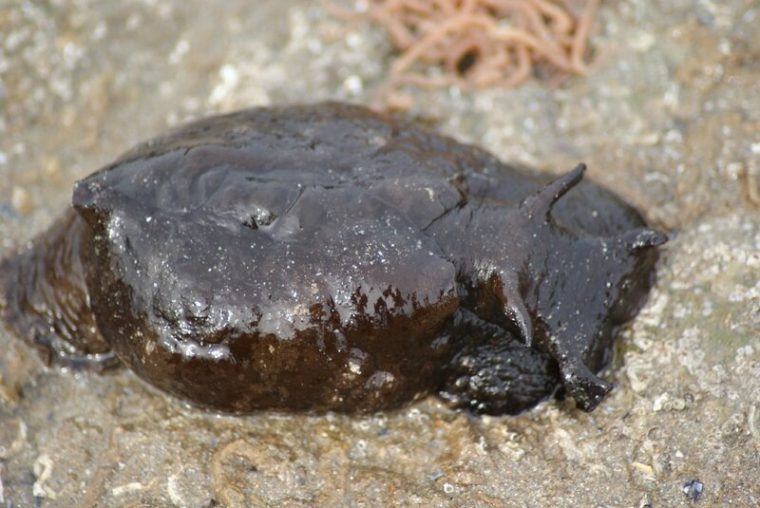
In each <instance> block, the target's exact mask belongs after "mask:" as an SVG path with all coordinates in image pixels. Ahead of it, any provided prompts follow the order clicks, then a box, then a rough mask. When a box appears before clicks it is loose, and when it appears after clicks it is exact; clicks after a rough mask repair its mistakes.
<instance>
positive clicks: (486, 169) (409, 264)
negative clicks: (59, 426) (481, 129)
mask: <svg viewBox="0 0 760 508" xmlns="http://www.w3.org/2000/svg"><path fill="white" fill-rule="evenodd" d="M583 172H584V166H583V165H579V166H578V167H577V168H575V169H574V170H573V171H571V172H569V173H567V174H565V175H564V176H561V177H559V178H557V179H556V180H554V181H552V182H550V183H546V180H545V179H544V178H543V177H541V176H538V175H533V174H530V173H528V172H524V171H522V170H518V169H516V168H513V167H511V166H507V165H504V164H503V163H501V162H499V161H498V160H496V159H495V158H494V157H493V156H491V155H489V154H488V153H487V152H485V151H483V150H481V149H479V148H476V147H473V146H468V145H463V144H460V143H457V142H456V141H453V140H452V139H449V138H446V137H443V136H440V135H438V134H435V133H433V132H431V131H429V130H426V129H424V128H421V127H418V126H415V125H413V124H410V123H405V122H403V121H399V120H394V119H391V118H389V117H386V116H382V115H378V114H375V113H372V112H370V111H369V110H367V109H364V108H361V107H357V106H349V105H343V104H335V103H327V104H317V105H312V106H291V107H278V108H261V109H251V110H246V111H240V112H237V113H232V114H227V115H222V116H214V117H210V118H206V119H203V120H200V121H197V122H194V123H191V124H189V125H186V126H184V127H181V128H179V129H177V130H175V131H172V132H170V133H169V134H167V135H165V136H161V137H159V138H157V139H154V140H152V141H149V142H147V143H144V144H142V145H140V146H138V147H136V148H135V149H133V150H132V151H130V152H128V153H127V154H125V155H124V156H123V157H121V158H120V159H119V160H118V161H116V162H115V163H113V164H110V165H109V166H107V167H105V168H103V169H101V170H99V171H97V172H95V173H93V174H92V175H90V176H88V177H87V178H85V179H83V180H82V181H80V182H78V183H77V185H76V187H75V188H74V196H73V205H74V206H73V210H70V211H67V212H66V213H65V214H64V216H63V217H62V218H61V219H59V220H58V221H57V222H56V223H55V224H54V225H53V226H52V227H51V228H50V229H49V230H48V231H47V232H46V233H44V234H43V235H41V236H40V237H38V238H37V239H36V240H35V241H34V242H33V245H32V246H31V247H30V248H28V249H27V250H25V251H22V252H20V253H18V254H16V255H14V256H12V257H9V258H7V259H6V260H5V261H3V263H2V265H1V266H0V281H1V283H2V286H3V289H2V298H3V300H4V302H3V315H4V317H5V319H6V321H7V322H8V323H9V325H10V327H11V328H12V329H13V330H14V331H15V332H16V333H17V334H18V335H20V336H22V337H24V338H25V339H27V340H28V341H29V342H31V343H32V344H34V345H36V346H37V347H38V348H39V349H40V350H41V351H43V352H44V353H45V355H46V357H47V358H48V359H50V360H52V361H58V362H63V363H75V364H78V365H85V364H93V365H103V364H108V363H110V362H112V360H114V358H115V357H118V359H120V360H121V361H122V362H123V363H125V364H127V365H128V366H129V367H130V368H131V369H132V370H133V371H134V372H135V373H137V375H138V376H140V377H141V378H143V379H144V380H146V381H147V382H149V383H151V384H152V385H154V386H157V387H159V388H161V389H163V390H165V391H167V392H169V393H171V394H173V395H176V396H178V397H181V398H183V399H186V400H188V401H191V402H193V403H195V404H198V405H201V406H205V407H209V408H214V409H218V410H223V411H229V412H236V413H243V412H248V411H254V410H258V409H280V410H293V411H322V410H335V411H345V412H352V411H361V412H367V411H376V410H382V409H389V408H395V407H398V406H400V405H402V404H404V403H407V402H409V401H412V400H414V399H417V398H419V397H421V396H424V395H425V394H428V393H431V392H438V393H439V394H440V395H441V396H443V397H444V398H445V399H446V400H448V401H449V402H450V403H451V404H452V405H453V406H455V407H466V408H469V409H471V410H473V411H476V412H485V413H514V412H518V411H520V410H523V409H526V408H528V407H531V406H533V405H534V404H535V403H537V402H538V401H540V400H541V399H543V398H545V397H547V396H548V395H551V394H553V393H555V392H556V391H557V390H558V389H562V390H564V391H565V392H566V393H567V394H569V395H570V396H572V397H573V398H574V399H575V401H576V403H577V405H579V406H580V407H581V408H583V409H585V410H591V409H593V408H594V407H595V406H596V405H597V404H598V403H599V402H600V401H601V400H602V398H603V397H604V395H605V394H606V393H607V392H608V391H609V390H610V385H609V384H608V383H607V382H605V381H603V380H602V379H600V378H599V377H597V376H596V375H595V374H594V373H595V372H598V371H599V370H600V369H601V368H603V367H604V366H605V365H606V364H607V363H608V362H609V359H610V356H611V350H612V345H613V339H614V337H615V334H616V333H617V331H618V329H619V328H620V326H621V325H622V324H624V323H625V322H626V321H628V320H630V319H631V318H632V317H633V316H634V315H635V313H636V312H637V310H638V309H639V308H640V306H641V305H642V302H643V300H644V298H645V297H646V295H647V292H648V290H649V288H650V286H651V285H652V282H653V279H654V265H655V261H656V259H657V255H658V252H657V249H656V246H658V245H660V244H662V243H663V242H664V241H665V237H664V236H663V235H662V234H660V233H658V232H655V231H653V230H651V229H648V228H646V225H645V223H644V221H643V219H642V218H641V216H640V215H639V214H638V213H637V212H636V211H635V210H634V209H633V208H632V207H630V206H629V205H627V204H625V203H624V202H623V201H621V200H620V199H619V198H617V197H616V196H615V195H613V194H612V193H611V192H609V191H607V190H605V189H603V188H601V187H600V186H598V185H595V184H593V183H589V182H581V179H582V177H583Z"/></svg>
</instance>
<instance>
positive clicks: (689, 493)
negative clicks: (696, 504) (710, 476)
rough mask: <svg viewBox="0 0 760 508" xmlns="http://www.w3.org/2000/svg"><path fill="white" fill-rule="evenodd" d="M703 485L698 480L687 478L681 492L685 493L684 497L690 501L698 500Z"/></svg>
mask: <svg viewBox="0 0 760 508" xmlns="http://www.w3.org/2000/svg"><path fill="white" fill-rule="evenodd" d="M704 488H705V486H704V484H702V482H701V481H699V480H696V479H695V480H689V481H687V482H686V483H684V484H683V493H684V494H686V498H687V499H689V500H691V501H698V500H699V498H700V496H702V491H703V490H704Z"/></svg>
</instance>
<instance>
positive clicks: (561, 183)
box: [520, 162, 586, 219]
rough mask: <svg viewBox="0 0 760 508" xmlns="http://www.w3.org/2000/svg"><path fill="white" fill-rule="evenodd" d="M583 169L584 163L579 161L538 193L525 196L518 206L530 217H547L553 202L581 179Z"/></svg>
mask: <svg viewBox="0 0 760 508" xmlns="http://www.w3.org/2000/svg"><path fill="white" fill-rule="evenodd" d="M585 171H586V164H584V163H582V162H581V163H580V164H578V165H577V166H575V168H574V169H573V170H572V171H569V172H568V173H565V174H564V175H562V176H560V177H559V178H557V179H555V180H553V181H552V182H551V183H549V184H547V185H545V186H544V187H543V188H542V189H541V190H540V191H538V193H536V194H534V195H532V196H530V197H528V198H526V199H525V201H523V203H522V205H521V206H520V208H522V209H523V210H525V211H526V212H527V213H528V215H529V216H530V217H531V218H534V217H538V218H540V219H547V218H548V217H549V214H550V213H551V210H552V207H553V206H554V203H556V202H557V201H558V200H559V198H561V197H562V196H564V195H565V194H566V193H567V192H568V191H569V190H570V189H572V188H573V187H575V186H576V185H577V184H578V183H579V182H580V181H581V180H582V179H583V173H584V172H585Z"/></svg>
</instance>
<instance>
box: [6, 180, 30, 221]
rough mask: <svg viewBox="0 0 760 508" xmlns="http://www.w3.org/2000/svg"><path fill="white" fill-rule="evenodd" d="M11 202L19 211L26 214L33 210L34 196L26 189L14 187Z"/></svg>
mask: <svg viewBox="0 0 760 508" xmlns="http://www.w3.org/2000/svg"><path fill="white" fill-rule="evenodd" d="M11 204H12V205H13V208H15V209H16V211H17V212H18V213H20V214H21V215H26V214H28V213H29V212H31V211H32V196H31V195H30V194H29V191H27V190H26V189H24V188H22V187H14V188H13V192H12V194H11Z"/></svg>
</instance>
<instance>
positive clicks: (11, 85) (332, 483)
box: [0, 0, 760, 507]
mask: <svg viewBox="0 0 760 508" xmlns="http://www.w3.org/2000/svg"><path fill="white" fill-rule="evenodd" d="M758 26H760V2H758V1H757V0H725V1H720V2H718V1H712V0H674V1H670V2H658V1H654V0H641V1H634V0H629V1H622V0H621V1H615V0H608V1H607V2H605V3H604V5H603V6H602V9H601V13H600V16H599V30H598V31H597V33H596V35H595V36H594V39H593V44H594V46H595V47H596V48H597V57H596V60H595V63H594V65H593V69H592V72H591V74H590V75H589V76H588V77H587V78H580V79H574V80H571V81H569V82H567V83H565V84H564V85H563V86H562V87H561V88H558V89H549V88H547V87H546V86H544V85H542V84H541V83H531V84H529V85H528V86H526V87H524V88H521V89H519V90H515V91H487V92H479V93H465V92H460V91H458V90H441V91H438V92H432V93H419V94H418V95H417V96H416V106H415V109H414V110H413V111H412V114H414V115H416V116H420V117H423V118H425V119H426V120H427V121H432V122H435V123H437V124H438V125H439V127H440V129H442V130H443V131H445V132H447V133H449V134H451V135H454V136H455V137H457V138H459V139H463V140H467V141H473V142H477V143H479V144H481V145H483V146H485V147H487V148H489V149H491V150H492V151H494V152H495V153H496V154H498V155H499V156H501V157H502V158H503V159H505V160H510V161H516V162H520V163H524V164H528V165H531V166H533V167H535V168H536V170H538V171H559V170H562V169H567V168H569V167H571V166H572V165H574V164H575V163H576V162H577V161H579V160H584V161H586V162H587V163H588V164H589V166H590V168H591V169H590V176H591V177H592V178H596V179H597V180H599V181H601V182H603V183H605V184H607V185H609V186H611V187H613V188H614V189H616V190H617V191H618V192H619V193H621V194H622V195H624V196H626V198H627V199H629V200H630V201H631V202H633V203H635V204H636V205H637V206H639V207H640V208H641V209H642V210H644V211H645V212H646V214H647V215H648V217H649V218H650V219H651V220H652V221H654V222H655V224H657V225H658V226H659V227H661V228H663V229H665V230H667V231H668V232H669V233H670V234H671V235H672V241H671V242H670V243H669V244H668V246H667V248H666V249H665V253H664V256H663V259H662V261H661V263H660V266H659V274H660V277H659V282H658V284H657V287H656V288H655V289H654V291H653V293H652V295H651V298H650V302H649V304H648V306H647V307H646V308H645V309H644V310H643V312H642V313H641V314H640V316H639V317H638V318H637V319H636V321H635V322H634V323H632V325H631V326H630V327H629V329H627V330H626V332H625V333H624V336H623V337H622V339H621V342H620V348H619V354H618V358H617V360H616V365H615V366H613V368H612V369H610V372H609V373H608V374H607V377H608V378H609V379H611V380H613V381H614V382H615V383H616V384H617V387H616V388H615V390H614V391H613V393H612V394H611V396H610V397H609V398H607V399H606V400H605V401H604V403H603V404H602V405H601V406H600V407H599V408H598V409H597V410H596V411H595V412H593V413H592V414H584V413H581V412H579V411H576V410H575V409H573V408H572V407H571V406H570V405H569V404H567V403H563V402H556V401H550V402H546V403H544V404H542V405H540V406H539V407H538V408H536V409H535V410H533V411H531V412H529V413H527V414H524V415H521V416H518V417H503V418H488V417H484V418H476V417H471V416H468V415H467V414H464V413H455V412H452V411H450V410H448V409H447V408H446V407H445V406H443V405H442V404H441V403H440V402H438V401H437V400H436V399H434V398H430V399H428V400H426V401H423V402H421V403H419V404H417V405H414V406H412V407H409V408H405V409H402V410H399V411H397V412H391V413H387V414H379V415H375V416H373V417H365V418H358V417H348V416H336V415H328V416H319V417H316V416H303V415H282V414H268V413H262V414H257V415H255V416H251V417H247V418H236V417H225V416H218V415H214V414H208V413H204V412H201V411H198V410H194V409H191V408H187V407H184V406H183V405H182V404H181V403H178V402H176V401H174V400H171V399H169V398H167V397H165V396H164V395H162V394H160V393H157V392H155V391H153V390H151V389H150V388H147V387H146V386H145V385H144V384H142V383H141V382H139V381H138V380H137V379H136V378H135V377H134V376H132V375H131V374H130V373H129V372H128V371H124V370H121V371H116V372H114V373H111V374H108V375H102V376H101V375H97V374H89V373H74V372H70V371H66V370H61V369H46V368H44V367H43V366H42V365H41V364H40V362H39V361H38V359H37V358H36V355H35V353H34V352H33V351H31V350H30V349H28V348H27V347H26V346H25V345H23V344H21V343H19V342H18V341H16V340H15V339H13V338H12V337H11V336H10V334H9V332H8V331H7V330H6V329H5V328H0V507H11V506H13V507H21V506H45V507H47V506H50V507H53V506H64V507H69V506H102V507H111V506H178V507H184V506H187V507H204V506H219V505H222V506H264V505H272V506H381V505H398V506H414V505H419V506H520V507H523V506H524V507H542V506H589V507H591V506H605V507H607V506H610V507H612V506H630V507H644V506H654V507H660V506H668V507H670V506H692V505H694V506H757V505H758V504H759V503H760V480H759V479H760V342H759V341H758V338H760V186H759V184H758V182H759V181H760V87H759V86H758V83H760V37H758V36H757V27H758ZM388 55H389V47H388V44H387V42H385V39H384V37H383V34H382V33H381V32H378V31H376V30H373V29H371V28H368V27H358V28H357V29H356V30H354V31H348V32H346V31H345V29H344V27H342V26H341V25H340V24H339V23H338V22H336V21H335V20H334V19H331V18H329V17H328V16H326V15H325V13H324V12H323V11H322V10H321V9H320V8H319V6H318V4H317V3H316V2H309V1H284V0H280V1H270V0H266V1H265V0H258V1H242V0H232V1H226V2H211V1H209V0H187V1H182V2H180V1H177V2H159V1H156V0H141V1H138V0H125V1H122V2H106V1H94V0H71V1H64V0H48V1H15V0H0V253H2V252H8V251H9V249H12V248H14V247H18V246H22V245H23V244H24V242H26V241H27V240H29V239H30V238H32V237H33V236H34V235H35V234H37V233H38V232H40V231H42V230H43V229H44V228H45V227H46V226H47V225H48V224H49V223H50V222H51V221H52V219H53V217H54V216H55V215H56V214H57V213H59V212H60V211H61V210H62V209H64V208H65V207H66V206H67V203H68V200H69V198H70V189H71V186H72V183H73V182H74V181H75V180H76V179H77V178H80V177H82V176H84V175H86V174H88V173H89V172H91V171H92V170H94V169H96V168H98V167H99V166H100V165H102V164H104V163H106V162H108V161H109V160H111V159H113V158H114V157H115V156H116V155H117V154H118V153H120V152H121V151H123V150H125V149H127V148H128V147H130V146H131V145H133V144H134V143H136V142H137V141H139V140H141V139H145V138H147V137H150V136H152V135H154V134H157V133H158V132H160V131H162V130H163V129H165V128H166V127H168V126H171V125H175V124H177V123H178V122H181V121H184V120H185V119H188V118H194V117H197V116H200V115H202V114H205V113H209V112H217V111H227V110H232V109H236V108H240V107H245V106H251V105H260V104H270V103H282V102H292V101H304V100H308V101H312V100H317V99H322V98H333V99H344V100H351V101H356V102H366V101H367V100H368V97H369V96H370V93H371V90H372V89H373V88H374V87H375V86H377V85H378V84H379V83H380V81H381V80H382V77H383V73H384V72H385V71H386V69H387V66H388V61H389V60H388ZM693 480H698V481H699V482H700V483H701V485H702V486H703V491H702V493H701V495H699V496H696V490H692V491H691V492H692V493H694V494H695V495H694V496H692V497H698V499H690V498H689V496H687V494H686V493H685V492H684V485H685V484H687V482H690V481H693ZM692 489H694V487H692Z"/></svg>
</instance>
